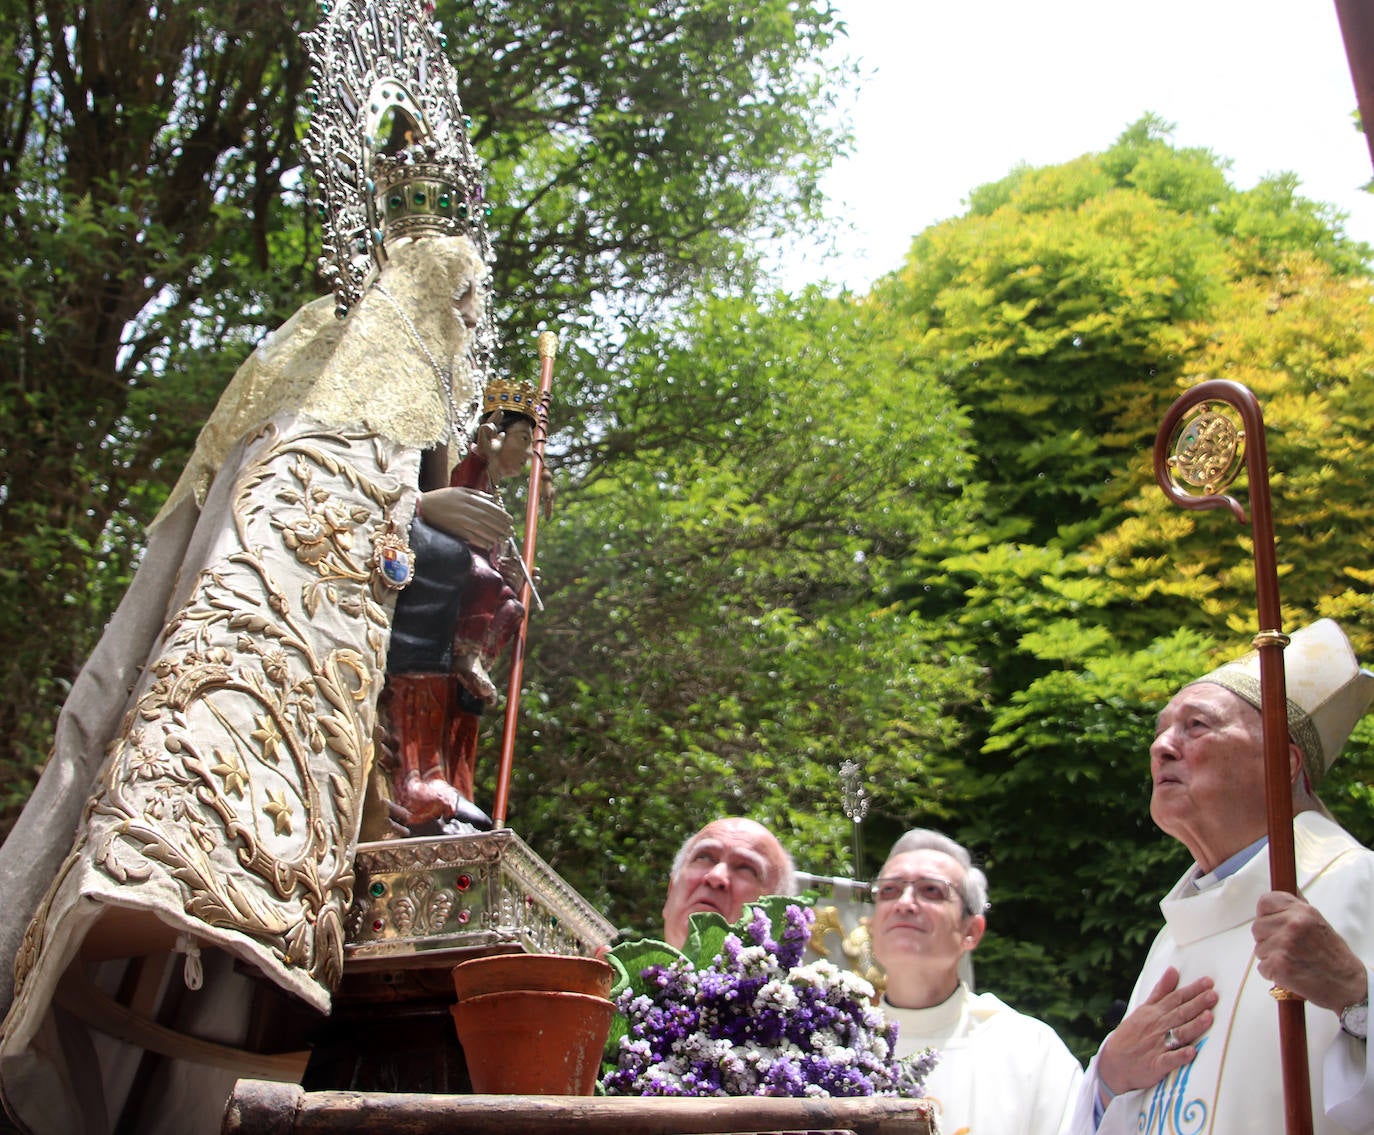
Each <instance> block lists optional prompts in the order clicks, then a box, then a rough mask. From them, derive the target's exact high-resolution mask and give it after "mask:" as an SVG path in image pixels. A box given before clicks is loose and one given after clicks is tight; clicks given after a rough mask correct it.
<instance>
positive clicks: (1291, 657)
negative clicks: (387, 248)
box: [1190, 619, 1374, 784]
mask: <svg viewBox="0 0 1374 1135" xmlns="http://www.w3.org/2000/svg"><path fill="white" fill-rule="evenodd" d="M1283 668H1284V683H1285V685H1286V687H1287V694H1288V732H1289V735H1290V736H1291V737H1292V738H1293V740H1294V741H1295V742H1296V743H1297V745H1298V747H1299V748H1300V749H1302V751H1303V755H1304V756H1305V757H1306V762H1305V764H1306V767H1307V770H1308V775H1309V776H1310V777H1311V779H1312V782H1313V783H1314V784H1315V783H1317V782H1319V781H1320V780H1321V779H1322V777H1324V776H1325V775H1326V773H1327V772H1328V771H1329V770H1330V768H1331V766H1332V765H1333V764H1335V762H1336V757H1337V755H1338V754H1339V753H1340V751H1341V748H1342V746H1344V744H1345V743H1346V741H1347V740H1348V739H1349V738H1350V734H1351V731H1352V730H1354V728H1355V725H1356V723H1357V722H1358V721H1359V720H1360V718H1361V717H1362V716H1363V715H1364V711H1365V710H1366V709H1368V708H1369V703H1370V702H1371V701H1374V673H1371V672H1370V671H1368V670H1364V669H1362V668H1361V667H1360V664H1359V661H1358V660H1357V659H1356V658H1355V649H1354V647H1352V646H1351V645H1350V640H1349V639H1348V638H1346V637H1345V632H1344V631H1343V630H1341V628H1340V627H1339V626H1337V625H1336V623H1334V622H1333V621H1332V620H1331V619H1318V620H1317V621H1316V622H1315V623H1312V624H1311V625H1310V626H1306V627H1303V628H1302V629H1301V630H1297V631H1294V632H1293V637H1292V639H1291V641H1290V642H1289V644H1288V645H1287V646H1286V647H1284V650H1283ZM1197 682H1210V683H1211V684H1212V685H1216V686H1222V687H1224V688H1225V689H1228V690H1230V691H1231V692H1232V693H1233V694H1235V695H1236V696H1237V697H1240V698H1243V699H1244V700H1245V701H1247V702H1249V703H1250V704H1251V705H1252V706H1254V707H1255V708H1256V709H1259V708H1260V662H1259V651H1257V650H1252V651H1251V652H1250V653H1249V654H1247V655H1245V656H1244V657H1242V658H1237V659H1236V660H1235V661H1234V662H1228V663H1226V665H1224V666H1220V667H1218V668H1217V669H1215V670H1213V671H1212V672H1211V673H1210V674H1204V675H1203V676H1202V677H1201V678H1198V679H1196V681H1195V682H1194V683H1190V684H1194V685H1195V684H1197Z"/></svg>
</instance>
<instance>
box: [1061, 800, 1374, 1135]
mask: <svg viewBox="0 0 1374 1135" xmlns="http://www.w3.org/2000/svg"><path fill="white" fill-rule="evenodd" d="M1293 840H1294V850H1295V852H1296V859H1297V868H1298V870H1297V878H1298V889H1299V890H1300V891H1301V892H1302V895H1303V897H1304V898H1306V899H1307V901H1308V902H1310V903H1312V905H1313V906H1315V907H1316V908H1317V909H1318V910H1319V911H1321V913H1322V915H1323V916H1324V917H1325V918H1326V919H1327V921H1329V922H1330V923H1331V925H1332V926H1333V927H1334V928H1335V930H1336V932H1337V933H1338V934H1340V935H1341V937H1342V938H1344V939H1345V941H1346V942H1347V943H1348V944H1349V945H1350V947H1351V949H1353V950H1354V951H1355V953H1356V954H1358V955H1359V957H1360V958H1361V959H1362V960H1363V961H1364V963H1365V965H1366V967H1368V966H1369V965H1370V962H1371V960H1374V909H1371V903H1374V852H1371V851H1369V850H1368V849H1366V848H1364V847H1362V846H1361V845H1360V844H1359V843H1357V842H1356V841H1355V839H1354V838H1353V837H1352V836H1351V835H1350V834H1349V833H1348V832H1346V831H1344V830H1343V829H1342V828H1340V827H1339V826H1338V825H1336V824H1334V823H1333V822H1331V821H1330V820H1328V819H1326V818H1325V817H1323V816H1321V815H1320V814H1319V813H1317V812H1303V813H1301V814H1300V815H1299V816H1298V817H1297V818H1296V819H1295V820H1294V823H1293ZM1197 874H1198V869H1197V867H1196V866H1194V867H1193V869H1192V870H1190V871H1189V872H1188V874H1186V875H1185V876H1184V877H1183V879H1181V880H1180V881H1179V883H1178V885H1177V886H1176V887H1174V889H1173V890H1172V891H1171V892H1170V893H1169V895H1168V896H1167V897H1166V898H1165V899H1164V900H1163V902H1161V903H1160V908H1161V910H1163V912H1164V921H1165V925H1164V928H1163V929H1162V930H1161V931H1160V933H1159V936H1158V937H1157V938H1156V939H1155V942H1154V945H1153V946H1152V947H1151V949H1150V954H1149V956H1148V957H1147V958H1146V960H1145V968H1144V969H1143V970H1142V971H1141V974H1140V979H1139V980H1138V981H1137V982H1136V986H1135V990H1134V992H1133V993H1132V995H1131V1002H1130V1008H1131V1009H1132V1010H1134V1009H1135V1007H1136V1006H1137V1005H1139V1004H1140V1003H1141V1002H1143V1001H1144V1000H1145V999H1146V998H1147V997H1148V996H1149V994H1150V991H1151V990H1152V989H1153V988H1154V987H1155V985H1156V984H1157V983H1158V981H1159V979H1160V977H1161V976H1162V974H1163V973H1164V970H1165V969H1167V968H1168V967H1169V966H1174V967H1176V968H1177V969H1178V971H1179V984H1180V985H1186V984H1188V983H1189V982H1192V981H1196V980H1197V979H1198V978H1202V977H1210V978H1211V979H1212V980H1213V981H1214V982H1215V983H1216V987H1215V988H1216V992H1217V994H1218V995H1219V996H1220V1001H1219V1002H1218V1004H1217V1006H1216V1009H1215V1010H1213V1013H1214V1017H1215V1020H1214V1022H1213V1024H1212V1027H1211V1028H1210V1029H1209V1030H1208V1032H1207V1034H1206V1036H1205V1037H1204V1038H1203V1039H1202V1041H1201V1042H1199V1045H1198V1055H1197V1058H1196V1059H1195V1060H1194V1061H1193V1063H1192V1064H1189V1065H1187V1066H1185V1067H1183V1068H1180V1069H1178V1070H1177V1071H1176V1072H1174V1073H1172V1074H1171V1075H1169V1076H1167V1077H1166V1078H1165V1079H1164V1080H1162V1081H1160V1082H1159V1083H1158V1084H1155V1085H1154V1086H1153V1087H1150V1088H1143V1089H1140V1090H1138V1091H1132V1092H1123V1093H1122V1094H1121V1095H1120V1096H1118V1097H1117V1098H1116V1099H1114V1100H1112V1102H1111V1105H1110V1106H1109V1107H1108V1109H1107V1111H1106V1113H1105V1114H1104V1115H1103V1116H1102V1122H1101V1126H1100V1127H1099V1128H1098V1130H1099V1131H1100V1132H1103V1133H1112V1135H1117V1133H1124V1132H1130V1133H1131V1135H1204V1133H1206V1135H1253V1133H1254V1132H1270V1131H1272V1132H1281V1131H1282V1130H1283V1127H1284V1118H1283V1117H1284V1105H1283V1075H1282V1069H1281V1064H1280V1056H1279V1030H1278V1013H1277V1007H1276V1002H1275V1001H1274V999H1273V998H1272V997H1271V996H1270V995H1269V990H1270V988H1271V986H1272V982H1270V981H1267V980H1266V979H1265V978H1263V977H1261V976H1260V974H1259V971H1258V969H1257V968H1256V961H1255V940H1254V936H1253V934H1252V933H1251V923H1252V922H1253V921H1254V917H1255V905H1256V903H1257V902H1258V901H1259V897H1260V896H1261V895H1262V894H1264V893H1265V892H1266V891H1268V890H1271V889H1272V888H1271V887H1270V884H1269V856H1268V853H1267V851H1261V852H1260V853H1259V854H1258V855H1256V856H1255V857H1254V858H1252V859H1251V860H1250V861H1249V862H1248V863H1247V864H1246V865H1245V866H1244V867H1242V868H1241V869H1240V870H1239V871H1237V872H1236V873H1235V874H1234V875H1232V876H1230V877H1229V878H1226V879H1224V880H1222V881H1221V882H1220V883H1219V884H1217V885H1216V886H1214V887H1211V888H1209V889H1207V890H1203V891H1200V892H1199V891H1198V890H1197V888H1196V887H1195V886H1194V885H1193V880H1194V878H1196V877H1197ZM1306 1019H1307V1051H1308V1063H1309V1069H1310V1081H1311V1092H1312V1105H1313V1106H1312V1110H1313V1112H1314V1118H1313V1131H1314V1135H1342V1133H1345V1132H1370V1131H1374V1077H1371V1073H1370V1068H1369V1063H1368V1052H1367V1045H1366V1044H1365V1043H1364V1042H1362V1041H1358V1040H1355V1039H1354V1038H1352V1037H1350V1036H1348V1035H1346V1034H1345V1033H1344V1032H1342V1031H1341V1028H1340V1022H1339V1020H1338V1018H1337V1016H1336V1014H1335V1013H1333V1012H1331V1011H1330V1010H1328V1009H1321V1008H1318V1007H1316V1006H1314V1005H1308V1006H1307V1013H1306ZM1096 1063H1097V1062H1096V1060H1095V1059H1094V1061H1093V1063H1092V1064H1091V1065H1089V1069H1088V1075H1087V1077H1085V1079H1084V1081H1083V1086H1082V1088H1081V1089H1080V1094H1079V1103H1078V1108H1077V1111H1076V1113H1075V1117H1074V1133H1075V1135H1088V1133H1090V1132H1091V1131H1092V1130H1093V1096H1094V1094H1095V1093H1096V1092H1097V1086H1098V1080H1097V1076H1096Z"/></svg>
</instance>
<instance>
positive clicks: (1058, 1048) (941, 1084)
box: [882, 983, 1083, 1135]
mask: <svg viewBox="0 0 1374 1135" xmlns="http://www.w3.org/2000/svg"><path fill="white" fill-rule="evenodd" d="M882 1008H883V1012H884V1013H885V1014H887V1018H888V1020H892V1021H896V1022H897V1025H898V1033H897V1055H899V1056H908V1055H910V1054H912V1053H915V1052H920V1051H922V1050H923V1049H926V1048H934V1049H936V1050H937V1051H938V1052H939V1054H940V1059H939V1061H938V1063H937V1064H936V1065H935V1067H934V1069H933V1070H932V1071H931V1073H930V1075H929V1077H928V1078H927V1079H926V1094H927V1095H928V1096H930V1097H931V1098H932V1099H933V1100H934V1101H935V1103H936V1106H937V1108H938V1115H939V1121H940V1131H941V1133H942V1135H1056V1133H1057V1132H1059V1131H1061V1130H1063V1129H1064V1125H1065V1123H1066V1121H1067V1119H1068V1118H1069V1114H1070V1112H1071V1111H1072V1109H1073V1103H1074V1096H1075V1093H1076V1091H1077V1089H1078V1083H1079V1081H1080V1080H1081V1079H1082V1077H1083V1070H1082V1068H1080V1067H1079V1064H1078V1061H1077V1060H1075V1059H1074V1056H1073V1053H1071V1052H1070V1051H1069V1050H1068V1049H1067V1048H1066V1047H1065V1046H1064V1042H1063V1041H1062V1040H1060V1039H1059V1036H1058V1034H1057V1033H1056V1032H1055V1031H1054V1030H1053V1029H1052V1028H1050V1027H1049V1025H1047V1024H1045V1023H1044V1022H1043V1021H1039V1020H1036V1019H1035V1018H1034V1017H1027V1016H1026V1015H1025V1014H1023V1013H1018V1012H1017V1011H1016V1010H1015V1009H1013V1008H1011V1007H1010V1006H1009V1005H1006V1004H1004V1003H1003V1002H1001V1001H999V1000H998V999H997V998H996V997H994V996H993V995H992V994H991V993H978V994H975V993H971V992H970V991H969V989H968V987H967V986H965V985H963V984H962V983H961V984H960V985H959V988H958V989H957V990H956V991H955V992H954V994H953V995H952V996H950V997H949V999H948V1000H946V1001H944V1002H942V1003H941V1004H939V1005H934V1006H931V1007H930V1008H929V1009H899V1008H897V1007H896V1006H893V1005H889V1004H888V1003H887V1002H886V1001H884V1002H883V1005H882Z"/></svg>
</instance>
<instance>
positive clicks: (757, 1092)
mask: <svg viewBox="0 0 1374 1135" xmlns="http://www.w3.org/2000/svg"><path fill="white" fill-rule="evenodd" d="M814 922H815V912H814V911H812V910H811V909H810V908H809V907H808V906H805V905H801V904H800V903H799V902H798V900H796V899H787V898H778V897H771V898H768V899H764V900H762V901H761V902H759V903H756V904H753V905H752V906H746V907H745V909H744V914H743V916H742V917H741V919H740V921H739V922H737V923H736V924H735V925H734V926H733V927H728V926H726V923H725V920H724V919H723V918H721V917H720V916H719V915H715V914H694V915H692V918H691V926H692V929H691V932H690V935H689V937H688V939H687V942H686V943H685V944H684V947H683V952H681V953H679V952H678V951H676V950H674V949H673V948H672V947H671V946H668V945H667V944H665V943H663V942H654V941H642V942H632V943H628V944H625V945H621V946H617V947H616V948H615V949H614V950H612V951H611V952H610V954H609V955H608V957H607V960H608V961H610V963H611V965H612V966H613V967H614V968H615V969H616V973H617V982H616V985H615V988H614V989H613V990H612V991H611V996H612V998H613V999H614V1000H615V1003H616V1008H617V1009H618V1010H619V1013H618V1014H617V1017H616V1018H615V1020H614V1022H613V1023H612V1026H611V1036H610V1039H609V1041H608V1042H607V1045H606V1061H605V1063H604V1064H603V1066H602V1076H601V1087H602V1089H603V1090H604V1091H605V1092H606V1094H608V1095H639V1096H872V1095H885V1096H892V1095H900V1096H919V1095H921V1094H922V1091H921V1089H922V1085H923V1083H924V1080H925V1077H926V1075H927V1074H928V1073H929V1071H930V1069H931V1068H932V1067H933V1066H934V1063H935V1059H936V1055H935V1052H934V1050H932V1049H926V1050H925V1051H924V1052H921V1053H918V1054H916V1055H915V1056H910V1057H906V1058H905V1059H900V1060H899V1059H898V1058H897V1057H896V1056H895V1055H894V1045H895V1042H896V1025H895V1024H891V1023H889V1022H888V1021H886V1020H885V1018H884V1017H883V1015H882V1013H881V1012H880V1011H878V1010H877V1009H876V1008H874V1007H873V1004H872V1001H873V996H874V994H873V987H872V986H871V985H870V984H869V983H868V982H867V981H865V980H864V979H863V978H861V977H859V976H858V975H857V974H854V973H851V972H849V971H847V970H842V969H840V968H838V967H837V966H835V965H834V964H832V963H831V962H828V961H825V960H820V961H815V962H811V963H809V964H805V965H803V964H802V956H803V953H804V952H805V949H806V944H807V941H808V940H809V938H810V935H811V927H812V924H813V923H814Z"/></svg>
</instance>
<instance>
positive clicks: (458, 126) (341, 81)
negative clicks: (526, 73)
mask: <svg viewBox="0 0 1374 1135" xmlns="http://www.w3.org/2000/svg"><path fill="white" fill-rule="evenodd" d="M321 10H322V13H323V15H322V17H321V21H320V24H319V26H318V27H317V28H315V30H314V31H311V32H307V33H306V35H305V42H306V49H307V51H308V53H309V56H310V75H311V80H312V87H311V91H310V99H311V104H312V109H311V117H310V127H309V129H308V130H307V132H306V136H305V139H304V142H303V146H304V150H305V157H306V162H307V164H308V165H309V167H310V171H311V173H312V175H313V178H314V183H315V190H316V194H315V196H314V198H313V204H314V205H315V208H316V211H317V213H318V215H319V218H320V223H321V226H322V228H323V232H324V241H323V244H324V248H323V254H322V255H321V257H320V274H321V276H322V277H323V278H324V280H325V282H326V283H327V284H328V285H329V286H330V288H332V289H333V291H334V295H335V297H336V299H337V306H336V312H337V314H338V315H339V317H340V318H343V317H344V316H346V315H347V314H348V312H349V311H350V310H351V309H352V307H353V305H354V304H356V303H357V302H358V301H359V300H360V299H361V298H362V296H363V292H364V291H365V289H366V288H367V286H368V284H369V283H370V282H371V279H372V277H373V275H374V273H375V272H376V271H377V270H378V269H379V268H380V267H381V266H382V264H384V263H385V261H386V248H387V245H388V244H389V243H394V242H395V241H397V240H400V239H402V238H410V239H420V238H422V237H425V236H434V235H448V236H453V235H464V236H467V237H468V238H470V239H471V240H472V242H473V244H474V245H476V247H477V250H478V252H479V254H480V255H481V256H482V258H483V260H484V261H486V262H487V263H488V264H490V263H491V262H492V261H493V259H494V258H493V255H492V248H491V238H490V236H489V234H488V232H487V224H486V222H487V217H488V215H489V213H490V209H489V207H488V205H487V204H486V201H485V196H484V192H483V181H482V164H481V162H480V160H479V159H478V157H477V154H476V151H474V150H473V148H472V142H471V140H470V138H469V136H468V134H469V130H470V128H471V123H470V121H469V120H468V118H467V117H466V116H465V115H464V113H463V107H462V103H461V102H460V101H459V99H458V82H457V76H456V74H455V72H454V69H453V65H452V63H450V62H449V59H448V56H447V55H445V54H444V51H443V46H442V40H441V36H440V34H439V32H438V29H437V27H436V25H435V24H434V22H433V19H432V17H431V14H430V10H429V9H426V8H425V7H422V6H421V4H420V3H418V2H416V0H340V2H338V3H329V4H322V5H321ZM490 278H491V277H490V273H488V274H487V277H486V278H485V279H484V281H483V285H482V287H483V290H484V292H486V293H487V294H486V296H484V299H485V300H486V301H487V302H484V303H483V304H482V305H481V310H482V313H483V314H482V316H481V322H480V323H479V325H478V327H477V329H476V333H475V336H474V338H475V345H474V355H475V357H474V360H473V361H474V363H475V364H476V366H477V369H478V381H479V386H480V385H482V384H483V383H484V382H485V376H486V375H487V374H489V373H491V369H492V363H493V361H494V358H495V354H496V346H497V343H496V332H495V326H494V324H493V322H492V316H491V306H492V305H491V303H490V288H491V285H490Z"/></svg>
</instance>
